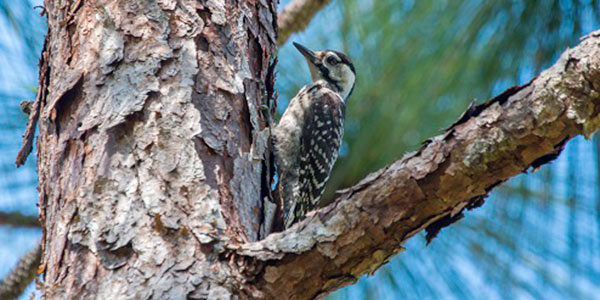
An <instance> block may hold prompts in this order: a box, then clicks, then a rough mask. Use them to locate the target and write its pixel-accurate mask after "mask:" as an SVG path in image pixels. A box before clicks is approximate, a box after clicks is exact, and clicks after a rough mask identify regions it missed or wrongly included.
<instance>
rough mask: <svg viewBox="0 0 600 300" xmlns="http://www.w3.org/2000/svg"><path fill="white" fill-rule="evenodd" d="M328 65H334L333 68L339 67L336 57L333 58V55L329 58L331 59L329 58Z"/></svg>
mask: <svg viewBox="0 0 600 300" xmlns="http://www.w3.org/2000/svg"><path fill="white" fill-rule="evenodd" d="M327 63H328V64H330V65H332V66H334V65H337V63H338V61H337V59H336V58H335V57H333V55H332V56H329V57H328V58H327Z"/></svg>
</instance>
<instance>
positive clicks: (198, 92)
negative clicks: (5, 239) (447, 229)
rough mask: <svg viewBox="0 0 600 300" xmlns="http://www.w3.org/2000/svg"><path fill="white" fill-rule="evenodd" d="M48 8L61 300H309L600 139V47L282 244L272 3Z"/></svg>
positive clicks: (47, 169)
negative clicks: (570, 150) (273, 191)
mask: <svg viewBox="0 0 600 300" xmlns="http://www.w3.org/2000/svg"><path fill="white" fill-rule="evenodd" d="M73 2H74V3H67V2H66V1H50V0H48V1H46V11H47V13H48V23H49V24H48V28H49V29H48V37H47V40H46V45H45V48H44V52H43V56H42V61H41V64H40V88H39V91H38V97H37V99H36V101H35V103H34V105H33V110H32V112H31V116H30V122H29V124H28V130H27V132H26V135H25V137H24V144H23V148H22V151H21V152H20V154H19V156H18V159H17V163H22V162H23V161H24V159H25V157H26V155H27V153H28V152H29V150H30V146H31V141H32V139H33V132H34V131H35V125H36V122H37V120H38V118H39V120H40V122H39V138H38V153H37V155H38V170H39V178H40V216H41V223H42V226H43V228H44V237H43V247H44V254H43V258H42V264H43V265H42V268H41V270H44V275H43V276H44V283H43V293H44V297H45V298H48V299H187V298H189V299H230V298H242V299H248V298H251V299H311V298H315V297H320V296H323V295H326V294H327V293H329V292H331V291H333V290H335V289H337V288H339V287H342V286H344V285H348V284H351V283H353V282H354V281H356V280H357V278H359V277H360V276H361V275H362V274H365V273H369V272H374V271H375V270H376V269H377V268H378V267H379V266H381V265H382V264H384V263H385V262H387V261H388V259H389V258H390V257H391V256H393V255H394V254H396V253H398V252H400V251H401V250H402V247H401V245H402V243H404V242H405V241H406V240H407V239H408V238H410V237H412V236H414V235H415V234H416V233H417V232H419V231H421V230H427V231H428V238H429V239H431V238H433V237H434V236H435V234H437V232H438V231H439V230H440V229H441V228H442V227H444V226H446V225H448V224H450V223H452V222H454V221H456V220H457V219H459V217H460V216H462V212H463V210H464V209H465V208H473V207H476V206H478V205H481V204H482V203H483V198H484V197H485V196H486V195H487V194H488V193H489V192H490V191H491V190H492V189H493V188H494V187H495V186H497V185H498V184H500V183H501V182H503V181H505V180H507V179H508V178H510V177H512V176H515V175H517V174H519V173H521V172H527V170H528V169H529V168H530V167H533V168H537V167H539V166H540V165H541V164H544V163H546V162H548V161H550V160H552V159H553V158H555V157H556V156H557V155H558V154H559V153H560V151H561V150H562V148H563V147H564V145H565V143H566V142H567V141H568V140H569V139H570V138H572V137H574V136H575V135H577V134H586V135H590V134H592V133H593V132H595V131H596V130H598V128H599V127H600V32H596V33H593V34H590V35H589V36H588V37H587V38H586V39H585V40H584V41H582V43H581V44H580V45H578V46H577V47H575V48H573V49H570V50H567V51H566V52H565V53H564V54H563V56H562V57H561V59H560V60H559V61H558V62H557V63H556V64H555V65H554V66H552V67H551V68H550V69H548V70H546V71H545V72H543V73H542V74H540V75H539V76H538V77H537V78H535V79H534V80H532V81H531V82H530V83H528V84H526V85H523V86H520V87H514V88H511V89H509V90H507V91H506V92H504V93H502V94H501V95H499V96H498V97H495V98H494V99H492V100H490V101H488V102H486V103H484V104H481V105H478V106H472V107H470V108H469V109H468V111H467V112H466V113H465V115H464V116H462V117H461V118H460V119H459V120H458V121H457V122H456V123H455V124H453V125H452V126H451V127H450V128H448V129H447V130H446V131H445V132H444V133H443V134H442V135H440V136H437V137H434V138H432V139H429V140H428V141H426V143H424V145H423V147H422V148H421V149H420V150H419V151H417V152H414V153H411V154H409V155H407V156H405V157H404V158H403V159H401V160H399V161H397V162H395V163H394V164H392V165H390V166H388V167H386V168H384V169H382V170H380V171H378V172H376V173H374V174H371V175H369V176H368V177H367V178H365V180H363V181H362V182H360V183H359V184H357V185H356V186H354V187H352V188H350V189H348V190H345V191H342V192H341V193H340V195H339V197H338V199H337V200H336V201H334V203H332V204H331V205H329V206H327V207H325V208H323V209H321V210H318V211H316V212H315V213H311V214H309V215H308V217H307V218H306V219H305V220H304V221H302V222H299V223H298V224H296V225H294V226H293V227H292V228H289V229H287V230H286V231H285V232H281V233H276V234H271V235H269V236H268V237H266V238H265V239H262V240H260V239H261V238H262V237H263V236H265V235H266V233H267V232H268V231H269V222H268V221H269V220H270V218H269V217H268V216H266V215H265V213H264V212H265V211H271V210H269V207H271V206H272V204H269V203H270V202H269V200H268V199H269V197H268V194H269V193H268V189H269V186H270V182H269V179H268V177H269V176H267V175H268V174H269V173H270V172H269V170H270V169H271V168H270V166H269V163H268V162H269V161H270V157H269V156H270V149H269V146H268V145H269V142H268V141H269V130H268V126H267V124H268V121H269V119H268V116H267V115H265V114H268V112H263V109H261V107H263V106H264V105H265V104H266V105H267V106H269V104H270V103H269V99H270V95H271V92H272V78H273V74H272V72H273V68H272V65H273V63H272V62H273V61H274V59H273V53H274V51H275V43H276V33H275V32H276V29H275V27H276V18H275V4H274V3H273V2H270V1H241V2H242V3H235V2H233V1H228V2H226V1H218V0H206V1H191V0H190V1H184V0H182V1H174V0H173V1H169V0H162V1H156V2H155V1H139V0H128V1H116V0H112V1H105V2H100V1H98V2H92V1H86V2H83V1H82V0H79V1H73Z"/></svg>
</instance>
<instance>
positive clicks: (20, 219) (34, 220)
mask: <svg viewBox="0 0 600 300" xmlns="http://www.w3.org/2000/svg"><path fill="white" fill-rule="evenodd" d="M0 225H11V226H22V227H40V220H39V219H38V217H37V216H36V217H33V216H26V215H23V214H21V213H18V212H12V213H5V212H0Z"/></svg>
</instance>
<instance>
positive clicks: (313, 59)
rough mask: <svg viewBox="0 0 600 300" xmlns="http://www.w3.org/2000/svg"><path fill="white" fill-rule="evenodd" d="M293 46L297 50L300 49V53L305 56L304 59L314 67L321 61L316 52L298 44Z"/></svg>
mask: <svg viewBox="0 0 600 300" xmlns="http://www.w3.org/2000/svg"><path fill="white" fill-rule="evenodd" d="M293 44H294V46H295V47H296V49H298V51H300V53H302V55H304V57H305V58H306V60H307V61H309V62H310V63H312V64H313V65H316V64H317V62H318V61H319V58H318V57H317V55H316V54H315V52H314V51H312V50H310V49H308V48H306V47H304V46H302V45H300V44H298V43H296V42H293Z"/></svg>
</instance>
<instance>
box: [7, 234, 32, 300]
mask: <svg viewBox="0 0 600 300" xmlns="http://www.w3.org/2000/svg"><path fill="white" fill-rule="evenodd" d="M41 257H42V246H41V245H40V244H37V245H36V246H35V248H34V249H33V250H31V251H30V252H29V253H27V254H25V255H24V256H23V257H22V258H21V259H20V260H19V263H17V266H16V267H15V268H14V269H13V270H12V271H11V272H10V273H9V274H8V276H6V278H5V279H4V280H2V281H0V299H16V298H17V297H19V296H20V295H21V294H22V293H23V291H25V289H26V288H27V286H28V285H29V284H30V283H31V282H32V281H33V279H34V278H35V276H36V275H37V272H38V266H39V265H40V259H41Z"/></svg>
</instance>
